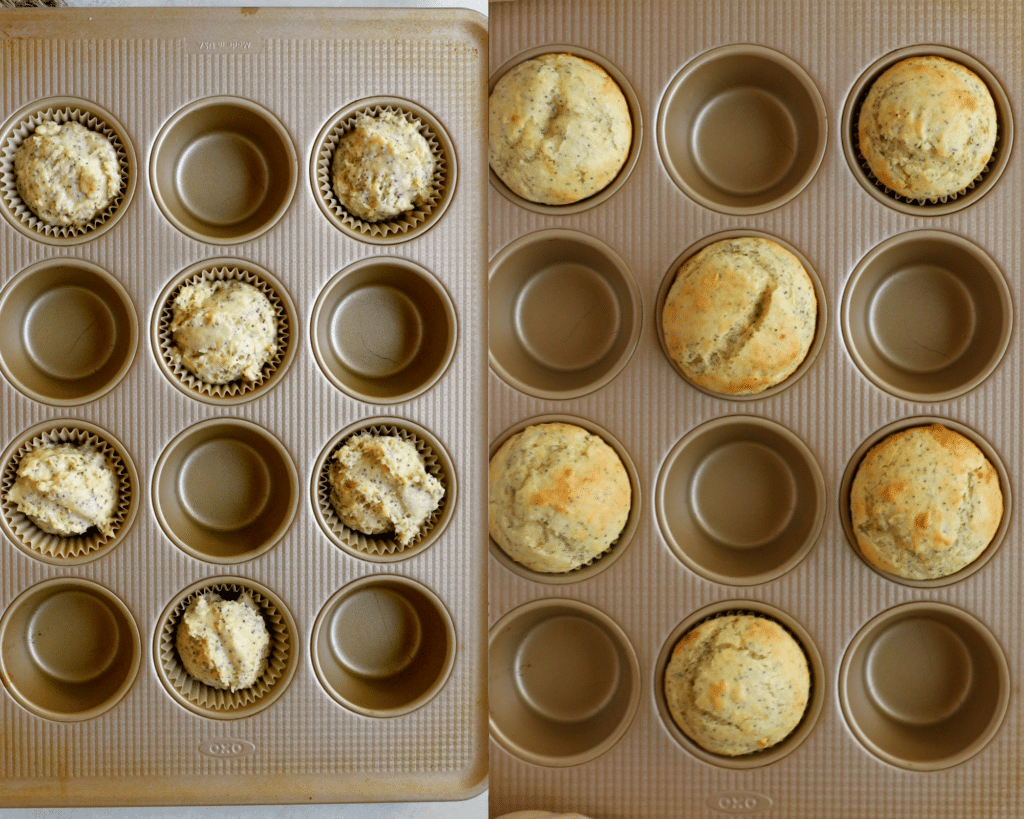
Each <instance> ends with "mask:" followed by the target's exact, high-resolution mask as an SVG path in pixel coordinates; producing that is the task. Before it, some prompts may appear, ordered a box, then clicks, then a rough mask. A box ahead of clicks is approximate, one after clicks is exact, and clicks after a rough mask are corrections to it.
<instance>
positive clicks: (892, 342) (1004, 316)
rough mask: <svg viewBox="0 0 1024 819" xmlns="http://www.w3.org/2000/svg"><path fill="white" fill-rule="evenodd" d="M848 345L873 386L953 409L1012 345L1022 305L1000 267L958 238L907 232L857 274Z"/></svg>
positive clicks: (846, 307)
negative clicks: (1016, 310)
mask: <svg viewBox="0 0 1024 819" xmlns="http://www.w3.org/2000/svg"><path fill="white" fill-rule="evenodd" d="M841 315H842V325H843V338H844V339H845V340H846V346H847V348H848V349H849V351H850V355H851V357H852V358H853V360H854V362H855V363H856V364H857V366H858V367H859V368H860V370H861V372H863V373H864V375H865V376H867V377H868V378H869V379H870V380H871V381H872V382H874V383H875V384H876V385H877V386H879V387H881V388H882V389H883V390H885V391H886V392H889V393H892V394H893V395H895V396H897V397H899V398H905V399H907V400H908V401H946V400H949V399H950V398H955V397H956V396H958V395H962V394H963V393H965V392H968V391H970V390H972V389H974V388H975V387H976V386H978V385H979V384H980V383H981V382H982V381H984V380H985V379H986V378H987V377H988V376H989V375H990V374H991V373H992V371H993V370H994V369H995V368H996V367H997V366H998V365H999V362H1000V361H1001V360H1002V357H1003V354H1004V353H1005V352H1006V348H1007V345H1008V344H1009V342H1010V332H1011V330H1012V327H1013V303H1012V300H1011V297H1010V288H1009V286H1008V285H1007V283H1006V279H1005V278H1004V277H1003V274H1002V273H1001V272H1000V270H999V268H998V267H997V266H996V263H995V262H994V261H993V260H992V259H991V257H990V256H989V255H988V254H987V253H985V252H984V251H983V250H981V248H979V247H977V246H976V245H974V244H972V243H971V242H969V241H967V240H966V239H963V238H961V237H959V236H956V235H954V234H952V233H945V232H942V231H937V230H921V231H915V232H912V233H902V234H900V235H898V236H894V237H893V238H891V239H889V240H887V241H885V242H883V243H882V244H880V245H879V246H878V247H876V248H874V249H873V250H872V251H871V252H870V253H868V255H867V256H865V257H864V259H862V260H861V262H860V264H858V265H857V267H856V268H855V269H854V271H853V275H852V276H850V279H849V281H848V282H847V285H846V292H845V293H844V295H843V305H842V314H841Z"/></svg>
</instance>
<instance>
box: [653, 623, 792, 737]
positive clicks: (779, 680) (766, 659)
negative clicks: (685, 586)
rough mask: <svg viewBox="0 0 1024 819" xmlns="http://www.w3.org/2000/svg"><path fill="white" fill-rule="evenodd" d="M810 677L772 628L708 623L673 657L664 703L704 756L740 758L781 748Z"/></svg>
mask: <svg viewBox="0 0 1024 819" xmlns="http://www.w3.org/2000/svg"><path fill="white" fill-rule="evenodd" d="M810 688H811V674H810V669H809V667H808V665H807V657H806V656H805V655H804V652H803V649H802V648H801V647H800V644H799V643H798V642H797V641H796V640H795V639H793V637H791V636H790V634H789V632H787V631H786V630H785V629H784V628H782V626H780V625H779V624H778V623H776V622H775V621H774V620H769V619H767V618H765V617H757V616H755V615H751V614H728V615H723V616H721V617H715V618H713V619H711V620H705V621H704V622H703V623H699V624H698V625H696V626H694V627H693V628H692V629H690V631H688V632H686V634H684V635H683V636H682V638H681V639H680V640H679V642H678V643H676V646H675V648H674V649H672V657H671V658H670V660H669V662H668V666H667V667H666V669H665V701H666V703H667V705H668V710H669V713H670V714H671V715H672V719H673V721H674V722H675V723H676V725H678V726H679V728H680V729H682V731H683V733H684V734H686V735H687V736H688V737H689V738H690V739H692V740H693V741H694V742H696V743H697V744H698V745H700V747H701V748H703V749H704V750H706V751H711V752H712V753H715V754H721V755H723V756H742V755H744V754H751V753H755V752H757V751H763V750H765V749H766V748H770V747H772V746H773V745H777V744H778V743H780V742H782V740H784V739H785V738H786V737H787V736H789V735H790V734H791V733H792V732H793V730H794V729H795V728H796V727H797V725H799V724H800V720H801V718H802V717H803V715H804V711H805V710H806V709H807V703H808V701H809V699H810Z"/></svg>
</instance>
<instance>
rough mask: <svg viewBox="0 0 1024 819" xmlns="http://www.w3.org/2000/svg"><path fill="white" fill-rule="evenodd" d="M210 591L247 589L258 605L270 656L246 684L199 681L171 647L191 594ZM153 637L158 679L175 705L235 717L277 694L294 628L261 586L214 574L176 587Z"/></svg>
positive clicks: (293, 646) (235, 594) (292, 653)
mask: <svg viewBox="0 0 1024 819" xmlns="http://www.w3.org/2000/svg"><path fill="white" fill-rule="evenodd" d="M206 592H215V593H217V594H218V595H220V597H221V598H223V599H225V600H237V599H238V598H239V597H240V596H241V594H242V593H243V592H249V593H250V595H251V596H252V599H253V601H254V602H255V603H256V605H257V606H259V608H260V614H261V615H262V617H263V620H264V622H265V623H266V625H267V630H268V631H269V632H270V658H269V660H268V662H267V670H266V671H265V672H264V673H263V676H262V677H260V679H259V680H257V681H256V683H255V684H254V685H252V686H250V687H249V688H243V689H239V690H238V691H235V692H231V691H227V690H221V689H219V688H213V687H212V686H209V685H206V684H204V683H201V682H199V681H198V680H196V679H195V678H194V677H192V676H191V675H190V674H189V673H188V672H187V671H186V670H185V668H184V667H183V666H182V664H181V658H180V657H179V656H178V649H177V648H176V646H175V641H176V638H177V632H178V624H179V623H180V622H181V618H182V616H183V614H184V613H185V609H186V608H188V605H189V603H191V602H192V601H193V600H194V599H195V598H197V597H199V596H201V595H203V594H205V593H206ZM159 623H160V625H159V628H158V630H157V633H156V636H155V645H154V647H153V648H154V658H155V660H156V671H157V675H158V676H159V677H160V681H161V682H162V683H163V684H164V686H166V688H167V690H168V691H169V692H170V694H171V696H172V697H173V698H174V699H175V700H176V701H177V702H178V704H179V705H182V706H183V707H185V708H187V709H189V710H190V711H193V712H195V713H196V714H199V715H200V716H204V717H210V718H213V719H224V720H227V719H241V718H242V717H249V716H252V715H253V714H256V713H259V712H260V711H262V710H264V709H265V708H268V707H269V706H270V705H271V704H273V703H274V702H275V701H276V700H277V698H278V697H280V696H281V695H282V694H283V693H284V691H285V689H286V688H287V687H288V684H289V683H290V682H291V679H292V676H293V675H294V674H295V669H296V665H297V662H296V661H297V656H296V653H297V651H298V643H297V642H296V638H297V636H298V630H297V628H296V625H295V620H294V619H293V618H292V616H291V613H290V612H289V611H288V610H287V609H286V608H285V605H284V603H282V602H281V600H280V598H279V597H278V596H277V595H276V594H274V593H273V592H272V591H270V589H268V588H266V586H262V585H260V584H259V583H255V582H253V581H251V580H248V579H245V578H241V577H215V578H210V579H208V580H202V581H200V582H198V583H195V584H193V585H192V586H190V587H189V588H187V589H185V590H184V591H183V592H181V593H180V594H179V595H178V596H177V597H176V598H175V599H174V600H173V601H172V602H171V603H170V605H168V607H167V608H166V609H164V612H163V614H161V615H160V620H159Z"/></svg>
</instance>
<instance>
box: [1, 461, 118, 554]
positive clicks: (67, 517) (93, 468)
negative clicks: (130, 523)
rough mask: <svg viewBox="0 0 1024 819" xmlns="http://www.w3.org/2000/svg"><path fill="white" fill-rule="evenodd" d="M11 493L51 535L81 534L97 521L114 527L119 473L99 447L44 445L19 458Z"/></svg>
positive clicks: (99, 526)
mask: <svg viewBox="0 0 1024 819" xmlns="http://www.w3.org/2000/svg"><path fill="white" fill-rule="evenodd" d="M7 499H8V500H9V501H10V502H11V503H13V504H15V505H16V506H17V507H18V511H20V512H21V513H22V514H24V515H25V516H26V517H27V518H28V519H29V520H31V521H32V522H33V523H34V524H35V525H36V526H38V527H39V528H40V529H42V530H43V531H44V532H47V533H48V534H51V535H59V536H60V537H70V536H72V535H81V534H83V533H85V532H86V531H87V530H88V529H89V528H90V527H93V526H95V527H96V528H97V529H98V530H99V531H100V532H102V533H103V534H104V535H108V536H109V535H110V534H112V533H113V522H114V512H115V511H116V509H117V475H116V474H115V472H114V467H113V466H112V465H111V464H110V462H109V461H108V460H107V459H106V457H105V456H104V455H103V453H101V452H100V451H99V450H97V449H96V448H95V447H92V446H88V445H81V446H78V445H75V444H57V445H55V446H40V447H36V448H35V449H33V450H32V451H31V452H29V453H27V454H26V455H25V456H24V457H23V458H22V459H21V461H20V462H19V463H18V477H17V479H16V480H15V482H14V485H13V486H11V488H10V489H9V490H8V492H7Z"/></svg>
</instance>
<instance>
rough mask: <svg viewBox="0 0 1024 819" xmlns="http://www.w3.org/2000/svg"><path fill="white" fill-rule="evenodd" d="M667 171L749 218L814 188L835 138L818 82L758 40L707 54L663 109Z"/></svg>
mask: <svg viewBox="0 0 1024 819" xmlns="http://www.w3.org/2000/svg"><path fill="white" fill-rule="evenodd" d="M657 131H658V149H659V151H660V152H661V159H662V162H663V163H664V166H665V170H666V171H668V174H669V176H670V177H672V180H673V181H674V182H675V183H676V185H678V186H679V187H680V188H681V189H682V191H683V192H684V193H685V194H686V195H687V196H689V197H690V198H691V199H693V200H694V201H695V202H697V203H698V204H701V205H703V206H704V207H706V208H710V209H711V210H715V211H718V212H719V213H726V214H729V215H733V216H744V215H750V214H754V213H764V212H765V211H769V210H772V209H773V208H777V207H779V206H780V205H783V204H785V203H786V202H788V201H790V200H791V199H792V198H793V197H795V196H796V195H797V194H798V193H800V191H802V190H803V189H804V188H805V187H807V185H808V183H809V182H810V181H811V179H812V178H813V177H814V174H815V173H816V172H817V170H818V167H819V166H820V165H821V160H822V157H823V156H824V155H825V145H826V144H827V142H828V116H827V113H826V111H825V103H824V102H823V101H822V98H821V93H820V92H819V91H818V88H817V86H815V84H814V81H813V80H812V79H811V78H810V76H809V75H808V74H807V72H806V71H804V69H803V68H801V67H800V66H799V65H797V64H796V63H795V62H794V61H793V60H792V59H790V58H789V57H787V56H785V55H784V54H780V53H779V52H777V51H774V50H772V49H770V48H765V47H764V46H758V45H749V44H747V45H727V46H722V47H720V48H716V49H713V50H711V51H708V52H705V53H704V54H701V55H700V56H699V57H697V58H696V59H694V60H693V61H692V62H690V63H688V64H687V65H686V66H684V67H683V69H682V71H680V72H679V74H677V75H676V77H675V78H674V79H673V80H672V82H671V83H669V86H668V89H667V90H666V91H665V95H664V97H663V98H662V101H661V105H660V106H659V109H658V124H657Z"/></svg>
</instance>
